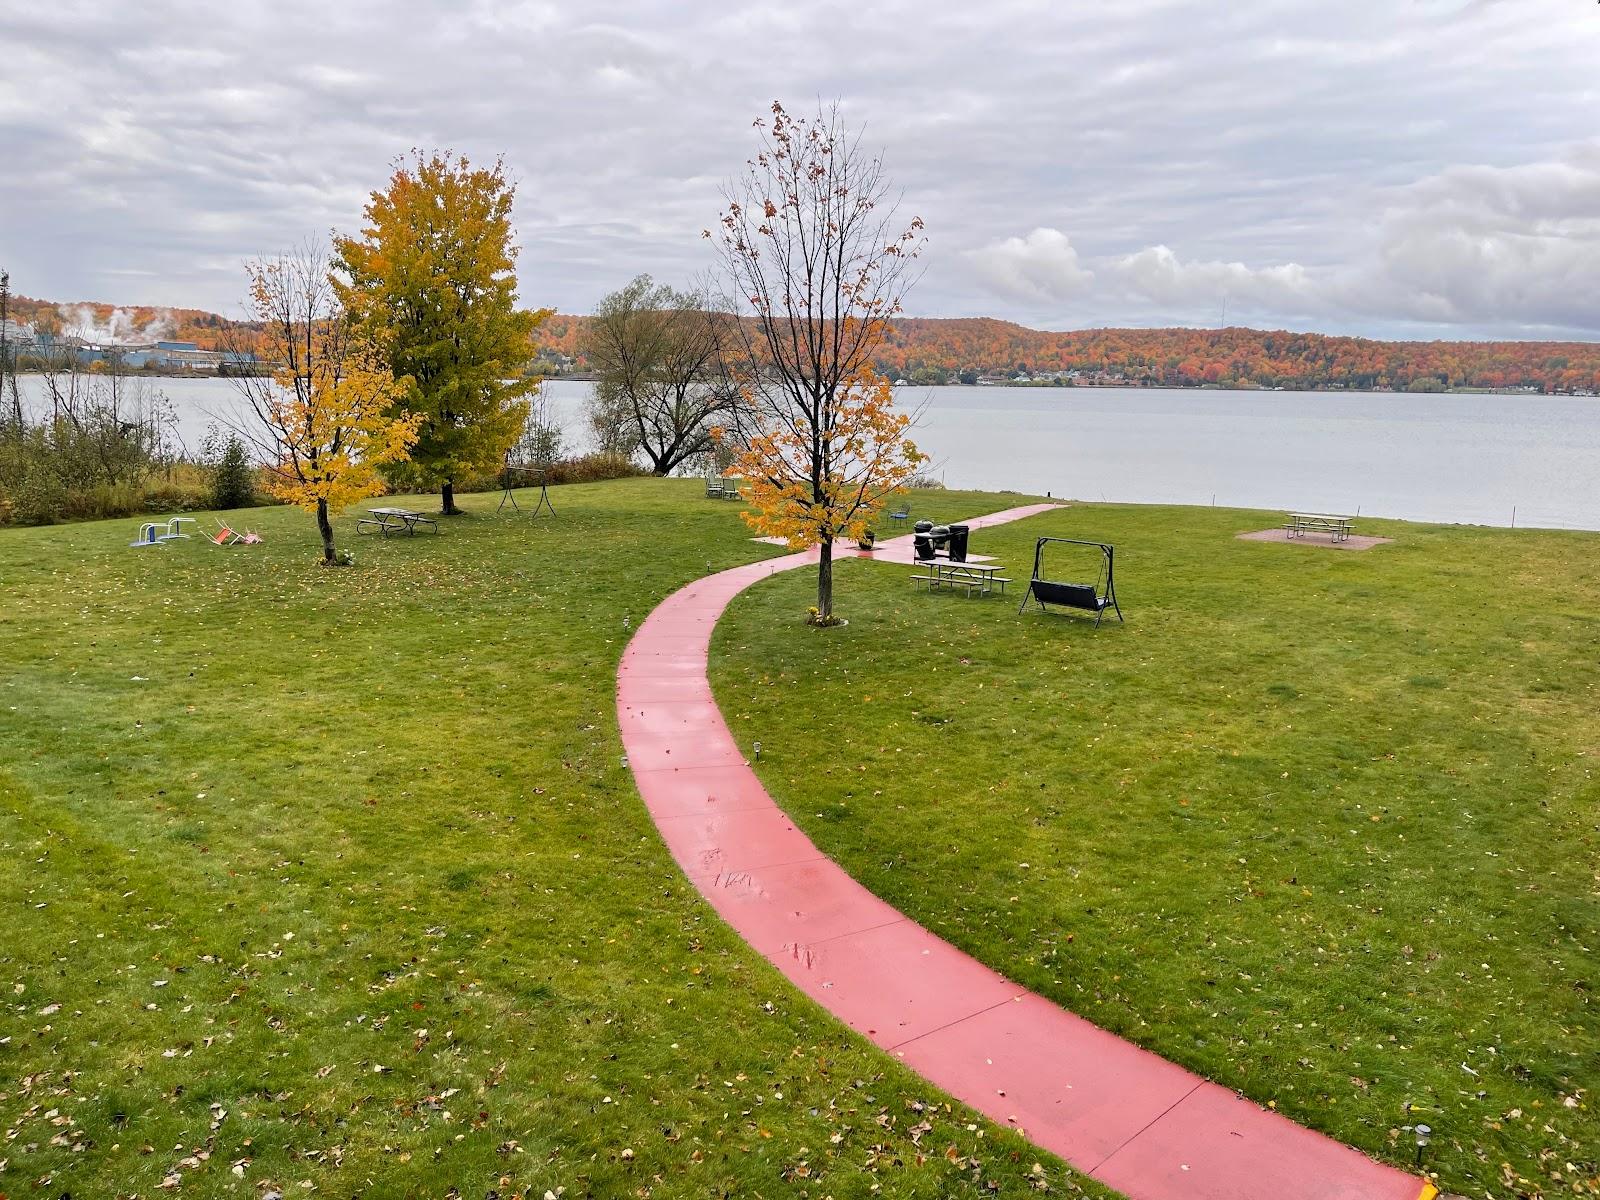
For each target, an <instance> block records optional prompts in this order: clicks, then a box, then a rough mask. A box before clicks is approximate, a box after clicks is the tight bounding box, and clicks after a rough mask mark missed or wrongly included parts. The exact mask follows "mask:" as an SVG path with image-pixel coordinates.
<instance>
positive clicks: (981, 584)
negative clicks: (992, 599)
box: [911, 559, 1011, 596]
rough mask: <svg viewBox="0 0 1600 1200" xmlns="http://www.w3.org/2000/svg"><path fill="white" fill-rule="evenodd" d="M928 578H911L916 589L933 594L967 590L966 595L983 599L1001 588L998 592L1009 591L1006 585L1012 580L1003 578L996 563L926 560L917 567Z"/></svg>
mask: <svg viewBox="0 0 1600 1200" xmlns="http://www.w3.org/2000/svg"><path fill="white" fill-rule="evenodd" d="M917 566H918V567H921V568H923V569H924V570H925V571H926V572H927V574H918V575H913V576H912V577H911V584H912V586H913V587H926V588H927V589H928V590H929V591H930V592H931V591H934V590H936V589H937V588H941V587H948V588H950V589H952V590H954V589H955V588H958V587H960V588H966V590H967V595H968V596H971V595H972V594H973V593H974V592H976V593H977V594H978V595H980V596H987V595H990V594H991V593H992V592H994V591H995V590H996V585H997V584H998V585H999V589H998V590H999V591H1000V592H1002V593H1003V592H1004V591H1005V590H1006V584H1008V583H1010V582H1011V580H1009V579H1007V578H1006V577H1005V576H1004V575H1002V574H1001V572H1002V571H1004V570H1005V568H1004V567H1003V566H1001V565H1000V564H999V563H995V562H984V563H978V562H950V561H949V560H948V559H924V560H922V561H921V562H919V563H917Z"/></svg>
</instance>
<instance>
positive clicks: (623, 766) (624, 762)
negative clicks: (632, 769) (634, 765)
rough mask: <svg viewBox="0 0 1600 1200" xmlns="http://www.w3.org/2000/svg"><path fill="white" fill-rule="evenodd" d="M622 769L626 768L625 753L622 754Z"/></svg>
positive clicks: (626, 758)
mask: <svg viewBox="0 0 1600 1200" xmlns="http://www.w3.org/2000/svg"><path fill="white" fill-rule="evenodd" d="M622 769H623V770H624V771H626V770H627V769H628V756H627V755H626V754H624V755H623V756H622Z"/></svg>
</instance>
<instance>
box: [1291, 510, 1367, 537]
mask: <svg viewBox="0 0 1600 1200" xmlns="http://www.w3.org/2000/svg"><path fill="white" fill-rule="evenodd" d="M1353 520H1355V518H1354V517H1345V516H1339V515H1337V514H1334V513H1290V514H1289V519H1288V520H1287V521H1285V522H1284V523H1283V528H1284V531H1285V532H1286V533H1288V535H1289V536H1290V537H1304V536H1305V535H1306V534H1308V533H1326V534H1329V535H1331V536H1332V538H1333V540H1334V541H1336V542H1342V541H1344V540H1345V539H1346V538H1348V537H1349V536H1350V522H1351V521H1353Z"/></svg>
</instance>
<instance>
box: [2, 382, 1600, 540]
mask: <svg viewBox="0 0 1600 1200" xmlns="http://www.w3.org/2000/svg"><path fill="white" fill-rule="evenodd" d="M30 383H33V384H34V385H35V386H34V387H33V388H32V389H30V387H29V384H30ZM36 385H37V381H36V380H34V381H30V380H28V379H26V378H24V380H23V391H24V396H25V397H26V396H28V394H29V393H30V391H32V393H33V395H34V396H35V397H36V396H37V386H36ZM152 386H154V387H157V388H159V389H160V390H161V391H163V392H164V393H165V394H166V395H167V397H168V398H169V399H170V400H171V401H172V404H173V406H174V408H175V409H176V411H177V416H178V426H179V431H180V434H181V436H182V438H183V440H184V441H185V443H186V444H187V445H189V446H190V447H191V448H192V447H196V446H198V445H199V442H200V439H201V437H202V436H203V435H204V433H205V428H206V425H207V423H208V421H210V420H212V419H216V418H223V419H228V418H233V419H236V418H237V416H238V411H239V402H238V397H237V393H236V392H235V391H234V390H233V388H232V386H231V385H230V384H229V383H228V382H227V381H226V380H212V379H161V380H154V381H152ZM589 391H590V385H589V384H587V383H581V382H573V381H561V380H558V381H555V382H553V383H550V384H547V385H546V394H547V396H548V404H549V406H550V409H551V412H552V415H554V416H556V417H558V418H559V419H560V420H561V421H562V423H563V425H564V427H565V429H566V431H567V441H568V443H569V445H575V446H579V447H581V446H582V445H583V444H584V442H585V437H586V431H585V430H584V427H583V419H582V412H583V403H584V400H585V398H586V397H587V396H588V394H589ZM896 399H897V400H898V401H899V403H900V404H901V405H902V406H903V407H905V408H907V409H915V410H919V414H920V415H919V417H918V424H917V430H916V433H915V438H916V441H917V443H918V445H919V446H921V447H922V449H923V450H924V451H925V452H927V453H929V454H931V455H932V456H933V465H932V473H933V474H935V475H938V476H940V477H942V478H943V480H944V481H945V483H946V484H948V485H949V486H950V487H962V488H985V489H999V488H1011V489H1014V490H1017V491H1023V492H1033V493H1043V492H1049V493H1050V494H1052V495H1054V496H1060V497H1063V498H1067V499H1080V500H1102V499H1103V500H1120V501H1135V502H1146V503H1172V504H1211V503H1213V502H1214V503H1216V504H1218V505H1227V506H1233V507H1246V508H1276V509H1300V510H1305V511H1319V512H1320V511H1327V512H1348V513H1355V512H1360V513H1364V514H1367V515H1372V516H1383V517H1404V518H1409V519H1413V520H1423V521H1457V522H1471V523H1477V524H1486V525H1509V524H1511V523H1512V520H1513V512H1515V521H1516V524H1518V525H1538V526H1546V527H1553V528H1571V529H1600V400H1597V399H1583V398H1568V397H1560V396H1527V395H1514V396H1494V395H1470V396H1469V395H1431V396H1430V395H1402V394H1391V393H1366V392H1227V391H1177V390H1171V391H1168V390H1162V391H1155V390H1141V389H1135V388H999V387H993V388H991V387H981V388H977V387H948V388H899V389H897V390H896Z"/></svg>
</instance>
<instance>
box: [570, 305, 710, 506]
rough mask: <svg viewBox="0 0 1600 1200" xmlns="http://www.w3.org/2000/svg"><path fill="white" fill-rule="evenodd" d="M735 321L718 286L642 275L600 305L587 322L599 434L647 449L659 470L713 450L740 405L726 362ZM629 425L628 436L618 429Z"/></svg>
mask: <svg viewBox="0 0 1600 1200" xmlns="http://www.w3.org/2000/svg"><path fill="white" fill-rule="evenodd" d="M727 324H728V322H727V321H726V320H725V319H724V316H723V314H721V313H719V312H717V311H715V309H714V306H713V304H712V301H711V293H710V289H709V288H706V287H699V288H692V289H691V290H689V291H684V292H680V291H676V290H674V289H673V288H671V287H669V286H667V285H665V284H661V285H658V284H656V283H655V282H654V281H653V280H652V279H651V278H650V276H648V275H640V276H638V277H637V278H636V279H634V280H633V281H632V282H631V283H629V284H628V285H627V286H626V287H623V288H620V289H619V290H617V291H615V292H612V293H611V294H610V295H609V296H607V297H606V298H605V299H604V300H602V301H601V302H600V307H599V308H598V309H597V310H596V312H595V315H594V319H593V320H592V321H590V322H588V324H587V325H586V327H585V335H584V346H583V349H584V355H585V357H586V358H587V359H588V360H589V363H590V365H591V366H592V367H593V368H594V370H595V373H596V376H597V380H596V385H595V405H594V412H595V414H596V417H597V420H596V431H597V433H598V434H600V436H601V440H602V441H614V442H616V443H619V445H617V446H612V447H603V448H607V449H614V448H621V446H623V445H625V446H626V448H627V450H628V451H629V452H632V451H633V450H636V449H637V450H642V451H644V453H645V456H646V457H647V458H648V459H649V460H650V467H651V470H653V471H654V472H655V473H656V474H657V475H666V474H669V473H670V472H671V471H672V470H673V469H674V468H675V467H677V466H678V465H679V464H681V463H683V462H684V461H685V460H687V459H690V458H694V457H695V456H697V455H702V454H704V453H706V452H707V451H708V450H709V449H710V448H711V430H712V428H713V426H715V425H717V424H720V423H725V422H726V420H727V419H728V416H729V414H730V413H731V412H732V411H733V410H734V409H735V408H737V406H738V399H739V396H738V390H737V388H736V387H734V386H733V384H732V381H731V378H730V376H729V375H728V372H727V371H726V370H725V369H724V367H723V350H724V345H723V343H724V339H725V337H726V332H727V331H726V326H727ZM619 425H620V426H625V427H626V430H627V433H626V436H623V435H622V433H621V431H620V430H617V431H616V432H615V433H613V432H612V431H613V429H614V428H615V427H616V426H619Z"/></svg>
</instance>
